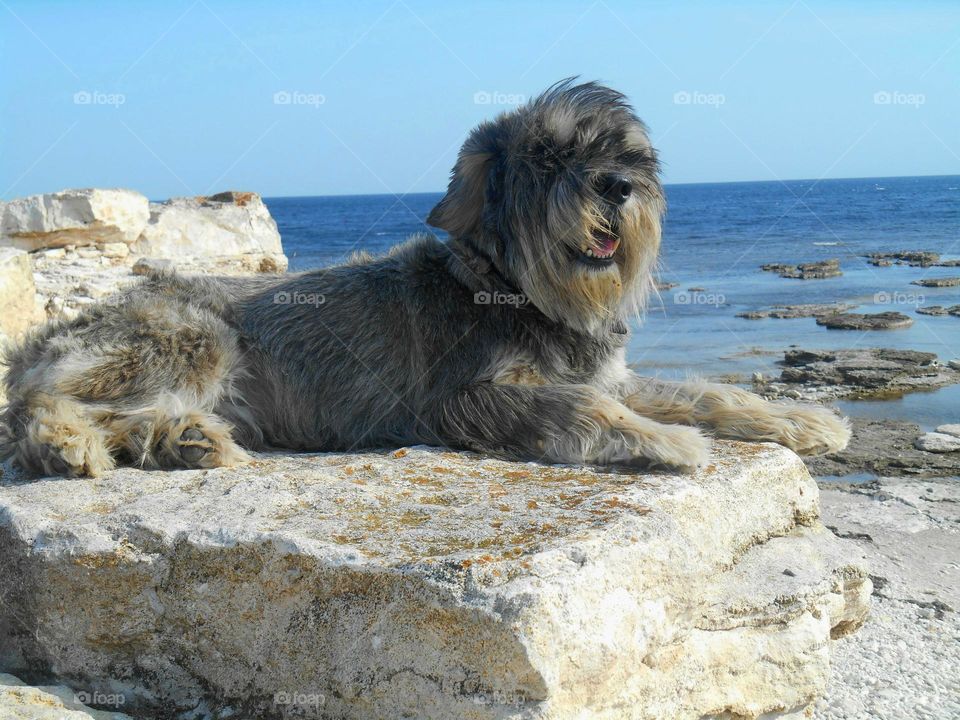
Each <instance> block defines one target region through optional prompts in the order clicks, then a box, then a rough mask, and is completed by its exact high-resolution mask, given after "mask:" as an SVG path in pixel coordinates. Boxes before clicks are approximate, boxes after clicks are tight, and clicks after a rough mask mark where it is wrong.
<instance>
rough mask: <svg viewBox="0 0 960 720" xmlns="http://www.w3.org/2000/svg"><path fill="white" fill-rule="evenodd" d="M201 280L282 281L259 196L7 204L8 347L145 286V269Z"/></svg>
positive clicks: (282, 264)
mask: <svg viewBox="0 0 960 720" xmlns="http://www.w3.org/2000/svg"><path fill="white" fill-rule="evenodd" d="M138 262H139V263H143V262H166V263H169V264H170V265H171V266H174V267H176V268H177V269H178V270H181V271H183V272H190V273H201V274H253V273H263V272H283V271H284V270H286V267H287V258H286V256H285V255H284V253H283V247H282V244H281V239H280V233H279V232H278V231H277V225H276V222H274V220H273V218H272V217H271V216H270V212H269V211H268V210H267V207H266V205H264V203H263V200H262V199H261V198H260V196H259V195H257V194H256V193H252V192H238V191H229V192H222V193H217V194H215V195H210V196H207V197H195V198H173V199H170V200H167V201H165V202H162V203H152V202H149V201H148V200H147V198H146V197H144V196H143V195H141V194H140V193H137V192H134V191H132V190H104V189H97V188H90V189H84V190H64V191H61V192H57V193H49V194H46V195H34V196H30V197H26V198H19V199H17V200H13V201H11V202H8V203H0V281H2V282H0V341H2V340H3V337H4V336H6V337H8V338H10V339H17V338H19V337H21V336H22V334H23V332H24V331H25V330H27V329H28V328H29V327H31V326H32V325H35V324H36V323H38V322H42V321H43V320H48V319H49V320H58V319H71V318H73V317H75V316H76V315H77V313H78V312H79V311H80V309H82V308H83V307H84V306H86V305H89V304H90V303H94V302H97V301H99V300H101V299H103V298H105V297H108V296H109V295H112V294H113V293H115V292H117V291H118V290H120V289H121V288H123V287H125V286H126V285H128V284H130V283H132V282H134V281H135V280H136V271H135V268H136V267H137V263H138Z"/></svg>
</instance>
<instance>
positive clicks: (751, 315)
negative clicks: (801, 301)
mask: <svg viewBox="0 0 960 720" xmlns="http://www.w3.org/2000/svg"><path fill="white" fill-rule="evenodd" d="M856 307H858V306H857V305H856V304H853V303H842V302H836V303H822V304H808V305H774V306H773V307H772V308H769V309H768V310H751V311H749V312H742V313H739V314H737V317H741V318H746V319H747V320H761V319H764V318H778V319H786V320H792V319H795V318H809V317H821V316H823V315H836V314H837V313H842V312H846V311H847V310H853V309H854V308H856Z"/></svg>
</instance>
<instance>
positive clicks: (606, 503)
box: [591, 496, 650, 515]
mask: <svg viewBox="0 0 960 720" xmlns="http://www.w3.org/2000/svg"><path fill="white" fill-rule="evenodd" d="M599 504H600V505H602V506H603V507H606V508H611V509H618V510H621V509H622V510H630V511H632V512H635V513H637V514H638V515H646V514H647V513H649V512H650V508H648V507H646V506H645V505H637V504H635V503H630V502H624V501H623V500H621V499H620V498H619V497H617V496H614V497H611V498H606V499H604V500H601V501H600V502H599ZM591 512H596V511H591Z"/></svg>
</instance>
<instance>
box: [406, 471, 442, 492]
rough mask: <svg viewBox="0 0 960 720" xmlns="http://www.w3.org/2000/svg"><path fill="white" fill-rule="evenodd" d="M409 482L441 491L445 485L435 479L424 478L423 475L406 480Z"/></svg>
mask: <svg viewBox="0 0 960 720" xmlns="http://www.w3.org/2000/svg"><path fill="white" fill-rule="evenodd" d="M408 479H409V480H410V482H412V483H413V484H414V485H426V486H427V487H431V488H434V489H436V490H443V489H444V488H445V487H446V485H444V484H443V483H442V482H440V481H439V480H437V479H435V478H429V477H424V476H423V475H417V476H416V477H412V478H408Z"/></svg>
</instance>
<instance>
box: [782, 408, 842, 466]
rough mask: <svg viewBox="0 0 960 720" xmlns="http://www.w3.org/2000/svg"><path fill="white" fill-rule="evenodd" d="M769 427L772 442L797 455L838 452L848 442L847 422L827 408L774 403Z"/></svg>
mask: <svg viewBox="0 0 960 720" xmlns="http://www.w3.org/2000/svg"><path fill="white" fill-rule="evenodd" d="M773 407H775V408H776V409H777V410H776V412H775V413H771V417H770V419H769V429H770V432H771V434H772V435H773V436H774V437H773V440H774V442H778V443H780V444H781V445H785V446H786V447H788V448H790V449H791V450H793V451H794V452H796V453H798V454H800V455H824V454H827V453H834V452H840V451H841V450H843V449H844V448H845V447H846V446H847V444H848V443H849V442H850V435H851V432H850V423H849V421H848V420H847V419H846V418H844V417H840V416H839V415H836V414H835V413H834V412H833V411H831V410H828V409H827V408H822V407H816V406H814V405H773Z"/></svg>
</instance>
